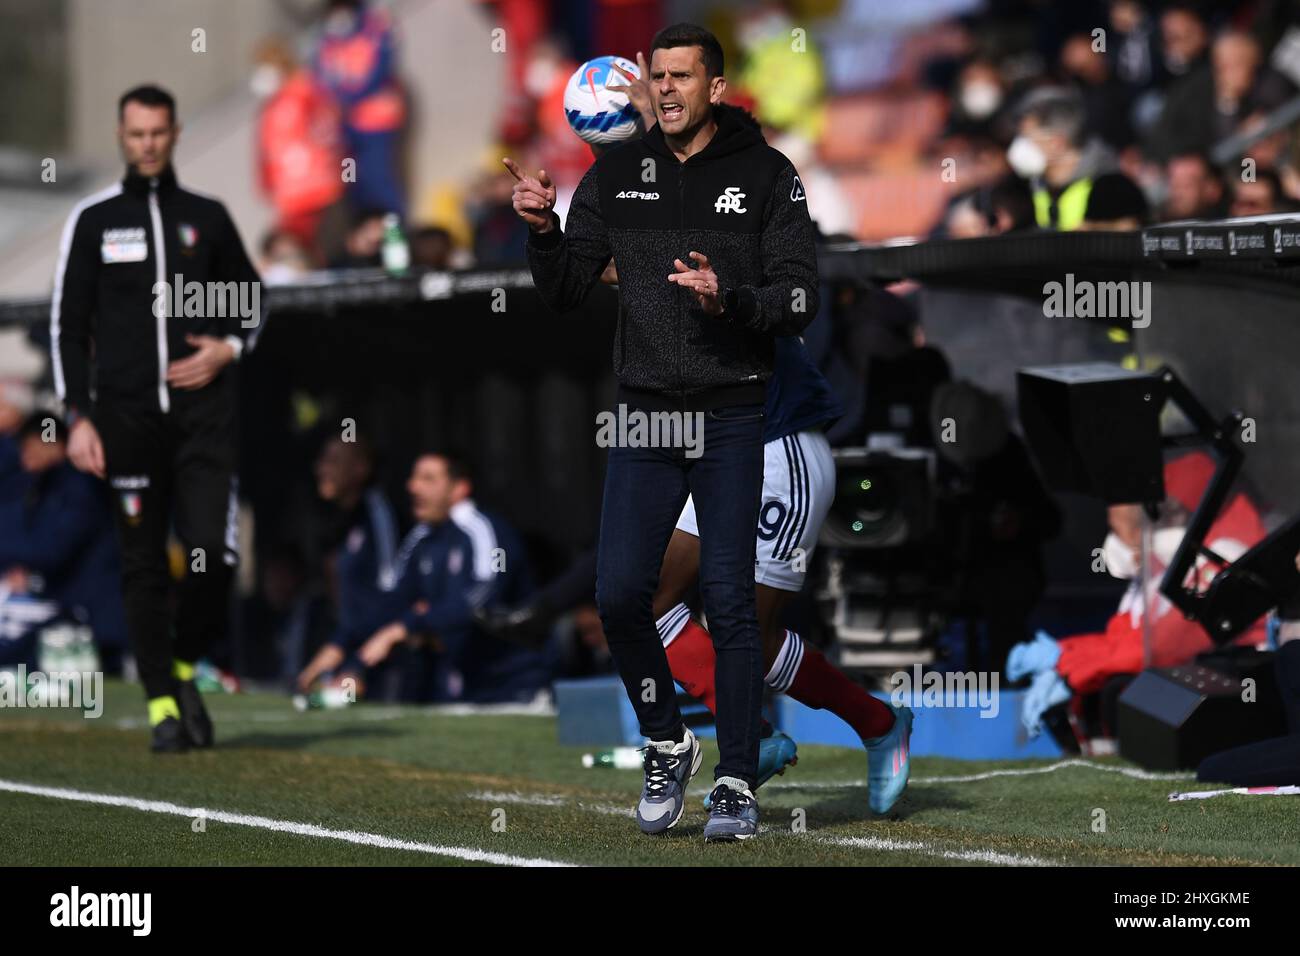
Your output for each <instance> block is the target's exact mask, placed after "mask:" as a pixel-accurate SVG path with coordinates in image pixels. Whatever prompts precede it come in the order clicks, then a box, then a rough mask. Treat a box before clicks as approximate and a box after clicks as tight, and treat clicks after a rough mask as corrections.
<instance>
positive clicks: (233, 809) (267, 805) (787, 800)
mask: <svg viewBox="0 0 1300 956" xmlns="http://www.w3.org/2000/svg"><path fill="white" fill-rule="evenodd" d="M105 698H106V704H105V708H104V713H103V715H102V716H101V717H100V718H98V719H94V720H87V719H84V718H82V717H81V715H80V712H79V711H72V710H35V709H31V710H29V709H4V710H0V865H71V866H84V865H166V866H176V865H194V866H206V865H230V864H240V865H284V864H288V865H372V864H377V865H410V866H445V865H473V864H479V863H488V864H494V863H495V864H523V863H535V862H543V863H569V864H579V865H645V864H654V865H677V866H689V865H697V864H706V865H730V864H735V865H746V866H752V865H778V866H800V865H845V866H899V865H902V866H953V865H956V866H976V865H1014V866H1026V865H1029V866H1034V865H1037V866H1042V865H1106V866H1112V865H1121V866H1161V865H1185V866H1211V865H1220V864H1296V863H1300V845H1298V844H1297V843H1296V841H1295V840H1294V839H1293V836H1294V820H1295V806H1296V804H1295V803H1294V801H1295V799H1296V798H1294V797H1244V796H1224V797H1216V798H1213V799H1211V800H1204V801H1188V802H1181V803H1169V802H1168V801H1167V799H1166V798H1167V796H1168V794H1169V793H1170V792H1171V791H1174V790H1189V789H1198V787H1199V785H1197V784H1196V783H1195V782H1194V781H1193V780H1192V779H1191V778H1190V776H1183V777H1182V778H1179V779H1168V778H1165V777H1159V778H1157V779H1144V778H1142V777H1140V776H1135V775H1131V774H1130V773H1125V772H1121V768H1123V769H1131V768H1130V765H1128V764H1125V763H1124V762H1122V761H1118V760H1098V761H1088V763H1090V764H1093V765H1092V766H1078V765H1067V766H1060V767H1056V769H1049V768H1051V767H1053V766H1054V763H1060V762H1059V761H1058V762H1053V761H1020V762H1013V763H1007V762H1000V763H991V762H970V761H957V760H943V759H937V758H916V759H914V761H913V766H912V779H913V783H912V785H911V787H909V789H908V792H907V793H906V794H905V795H904V797H903V799H902V801H900V803H899V805H898V806H897V807H896V808H895V811H894V812H893V813H891V814H890V815H889V816H888V817H887V818H878V817H873V816H872V815H871V814H870V813H869V812H868V810H867V808H866V789H865V786H864V784H863V781H864V778H865V773H866V757H865V754H864V753H863V752H862V751H860V750H850V749H843V748H837V747H815V746H801V747H800V751H799V764H798V766H796V767H793V768H791V769H790V770H789V771H788V772H787V773H786V774H785V776H783V777H777V778H775V780H774V781H773V782H772V784H769V785H768V786H766V787H764V788H763V789H761V790H760V791H759V792H758V796H759V801H760V805H761V809H762V823H763V832H762V834H761V835H760V837H759V838H758V839H756V840H753V841H750V842H748V843H743V844H725V845H706V844H705V843H704V840H703V837H702V835H701V833H702V828H703V825H704V819H705V816H704V811H703V809H702V807H701V805H700V801H701V799H702V798H703V796H704V794H705V792H706V787H707V781H708V780H709V779H710V778H711V768H712V765H713V764H714V762H715V761H716V758H717V752H716V749H715V748H714V746H713V743H712V741H705V758H704V764H703V766H702V768H701V773H700V776H699V777H697V778H696V782H695V783H693V784H692V786H691V789H690V793H689V803H688V806H687V810H686V813H685V815H684V816H683V817H682V820H681V822H680V823H679V824H678V825H677V827H676V828H675V829H674V830H672V831H670V832H669V834H668V835H667V836H666V837H659V838H650V837H645V836H642V835H641V834H640V833H639V832H638V831H637V829H636V825H635V823H634V821H633V820H632V818H631V815H630V808H631V807H632V805H633V804H634V802H635V799H636V794H637V791H638V789H639V786H640V776H639V774H638V773H637V772H636V771H619V770H605V769H594V770H586V769H583V768H582V766H581V763H580V757H581V754H582V751H583V748H577V747H561V746H559V745H557V744H556V742H555V721H554V719H553V718H552V717H549V716H534V715H502V714H490V715H485V714H474V715H469V716H461V715H456V714H451V713H445V712H437V711H435V710H431V709H429V708H416V707H394V706H385V705H375V704H363V705H360V706H357V707H353V708H351V709H349V710H344V711H331V712H319V711H316V712H309V713H297V712H295V711H294V710H293V709H292V707H291V706H290V703H289V701H288V699H287V698H285V697H283V696H275V695H268V694H259V693H247V694H240V695H233V696H225V695H209V696H208V697H207V702H208V706H209V708H210V710H211V712H212V715H213V718H214V720H215V722H216V726H217V747H216V748H215V749H213V750H210V751H201V752H191V753H189V754H184V755H179V756H167V757H164V756H154V755H152V754H150V753H149V752H148V746H147V744H148V737H147V731H146V730H145V729H144V728H143V726H142V725H143V721H142V717H143V705H142V701H141V700H140V694H139V689H138V688H137V687H133V686H126V685H123V684H120V683H113V682H109V684H108V685H107V687H106V688H105ZM917 719H918V720H924V719H925V714H924V712H921V713H919V714H918V716H917ZM1105 768H1109V769H1105ZM992 770H1013V771H1017V772H1016V773H1012V774H1006V775H995V776H990V777H984V778H982V779H971V778H972V777H976V776H978V775H981V774H987V773H988V772H989V771H992ZM1023 771H1037V772H1032V773H1024V772H1023ZM953 778H956V779H953ZM33 788H34V789H33ZM105 798H107V800H106V801H105ZM130 801H138V802H136V803H131V802H130ZM200 808H201V809H202V810H203V811H205V813H204V814H203V815H202V816H201V817H200V816H199V815H198V810H199V809H200ZM1103 814H1104V831H1102V832H1098V830H1097V829H1096V827H1097V822H1098V821H1101V820H1102V819H1103Z"/></svg>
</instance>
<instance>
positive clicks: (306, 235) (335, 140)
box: [258, 69, 343, 248]
mask: <svg viewBox="0 0 1300 956" xmlns="http://www.w3.org/2000/svg"><path fill="white" fill-rule="evenodd" d="M341 157H342V148H341V145H340V137H339V111H338V107H337V106H336V105H335V104H334V100H333V98H331V97H330V95H329V94H328V93H327V92H326V91H325V90H323V89H322V88H321V87H320V86H319V85H317V83H316V82H315V80H314V79H313V78H312V75H311V73H310V72H309V71H308V70H305V69H299V70H297V71H296V72H294V74H293V75H292V76H290V77H289V78H288V79H287V80H286V81H285V82H284V85H283V86H281V87H280V89H278V90H277V91H276V92H275V93H274V94H273V95H272V96H271V98H270V99H269V100H268V101H267V103H266V105H265V106H264V107H263V108H262V115H261V118H260V120H259V122H258V165H259V167H260V170H259V171H260V174H261V183H262V188H263V190H265V192H266V194H267V195H268V196H269V197H270V199H271V202H272V204H273V205H274V206H275V210H276V213H277V214H278V216H279V223H278V226H279V228H281V229H284V230H286V231H288V232H291V233H293V234H294V235H295V236H296V237H297V238H298V239H299V240H300V241H301V242H302V243H303V244H304V246H305V247H307V248H311V247H312V245H313V244H314V241H315V232H316V226H317V223H318V222H319V218H320V214H321V213H322V211H323V210H325V209H326V208H327V207H328V206H330V205H331V204H332V203H334V202H335V201H337V200H338V198H339V197H340V196H342V195H343V177H342V174H341V167H340V160H341Z"/></svg>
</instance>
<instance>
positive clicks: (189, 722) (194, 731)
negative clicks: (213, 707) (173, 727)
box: [176, 680, 213, 747]
mask: <svg viewBox="0 0 1300 956" xmlns="http://www.w3.org/2000/svg"><path fill="white" fill-rule="evenodd" d="M176 706H178V707H179V708H180V709H181V725H182V726H183V727H184V730H185V737H186V739H187V740H188V741H189V744H190V746H191V747H211V746H212V741H213V732H212V718H211V717H209V716H208V711H207V708H206V707H204V706H203V695H202V694H200V693H199V688H198V686H197V685H195V683H194V681H192V680H182V681H177V682H176Z"/></svg>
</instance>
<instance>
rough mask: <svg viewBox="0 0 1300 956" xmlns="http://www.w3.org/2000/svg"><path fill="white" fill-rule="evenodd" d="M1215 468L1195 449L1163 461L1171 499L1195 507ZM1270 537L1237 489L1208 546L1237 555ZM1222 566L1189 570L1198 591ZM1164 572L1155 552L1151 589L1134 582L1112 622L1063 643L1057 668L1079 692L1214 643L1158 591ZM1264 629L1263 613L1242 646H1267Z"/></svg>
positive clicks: (1231, 556) (1187, 656)
mask: <svg viewBox="0 0 1300 956" xmlns="http://www.w3.org/2000/svg"><path fill="white" fill-rule="evenodd" d="M1213 472H1214V463H1213V461H1211V459H1210V458H1209V456H1208V455H1205V454H1204V453H1202V452H1194V453H1193V454H1190V455H1186V456H1184V457H1182V458H1179V459H1177V460H1176V461H1172V462H1169V463H1168V464H1166V465H1165V489H1166V491H1167V493H1168V495H1169V497H1171V498H1174V499H1175V500H1177V501H1179V502H1180V503H1181V504H1182V505H1183V506H1184V507H1185V508H1187V510H1188V511H1189V512H1191V511H1194V510H1195V507H1196V505H1197V503H1198V502H1199V501H1200V498H1201V495H1202V493H1203V492H1204V490H1205V488H1206V486H1207V485H1208V484H1209V481H1210V477H1211V475H1212V474H1213ZM1264 534H1265V531H1264V525H1263V522H1262V521H1261V520H1260V516H1259V511H1258V510H1257V509H1256V507H1255V505H1254V504H1253V503H1252V502H1251V501H1250V499H1249V498H1247V497H1246V496H1245V495H1244V494H1240V493H1238V494H1236V495H1234V496H1232V497H1231V498H1230V499H1229V501H1228V504H1227V506H1226V507H1225V508H1224V509H1223V510H1222V511H1221V512H1220V513H1219V517H1218V519H1217V520H1216V521H1215V522H1214V523H1213V524H1212V525H1211V526H1210V531H1209V533H1208V534H1207V535H1206V536H1205V543H1206V545H1207V546H1208V547H1209V548H1210V550H1212V551H1214V552H1215V553H1217V554H1220V555H1222V556H1223V557H1225V558H1228V559H1229V560H1232V559H1234V558H1235V557H1236V556H1237V555H1239V554H1241V553H1242V552H1243V551H1245V550H1246V549H1248V548H1250V547H1252V546H1254V545H1255V544H1257V543H1258V542H1259V541H1260V540H1261V539H1263V537H1264ZM1219 570H1220V569H1219V568H1217V567H1215V566H1214V565H1210V564H1198V567H1195V568H1193V570H1192V571H1191V572H1190V575H1191V576H1192V577H1194V579H1195V580H1196V582H1197V589H1198V590H1203V589H1204V588H1205V586H1206V585H1208V584H1209V582H1210V580H1211V579H1213V577H1214V575H1215V574H1216V573H1217V572H1218V571H1219ZM1164 572H1165V567H1164V564H1163V563H1161V562H1160V561H1159V560H1158V559H1157V558H1155V557H1154V556H1153V558H1152V574H1151V579H1150V580H1149V581H1148V582H1147V584H1146V587H1145V590H1144V589H1142V587H1141V585H1140V584H1139V582H1138V581H1136V580H1135V581H1134V582H1133V583H1132V584H1131V585H1130V586H1129V590H1128V591H1127V592H1126V593H1125V595H1124V598H1123V600H1122V601H1121V602H1120V606H1119V611H1118V613H1116V614H1115V615H1114V616H1113V617H1112V618H1111V619H1110V622H1109V623H1108V624H1107V625H1106V630H1105V631H1104V632H1103V633H1101V634H1080V635H1076V636H1074V637H1067V638H1063V639H1062V640H1061V641H1060V645H1061V656H1060V659H1059V660H1057V662H1056V671H1057V673H1058V674H1060V675H1061V676H1062V677H1064V678H1065V681H1066V683H1067V684H1069V685H1070V688H1071V689H1072V690H1073V691H1074V692H1075V693H1079V694H1089V693H1094V692H1096V691H1098V690H1100V689H1101V687H1102V685H1103V684H1104V683H1105V682H1106V680H1107V678H1109V677H1111V676H1112V675H1115V674H1136V673H1139V672H1140V671H1141V670H1142V669H1143V668H1145V667H1148V666H1150V667H1172V666H1174V665H1176V664H1184V663H1186V662H1187V661H1189V660H1191V659H1192V658H1194V657H1195V656H1196V655H1197V654H1200V653H1203V652H1204V651H1207V650H1209V649H1210V648H1211V647H1212V645H1213V642H1212V641H1211V640H1210V638H1209V635H1208V634H1206V632H1205V629H1204V628H1203V627H1201V625H1200V624H1197V623H1196V622H1195V621H1189V620H1188V619H1187V618H1185V617H1184V616H1183V613H1182V611H1180V610H1178V609H1177V608H1176V607H1174V606H1173V605H1172V604H1171V603H1169V600H1168V599H1167V598H1165V597H1164V596H1163V595H1161V594H1160V593H1159V590H1158V589H1159V586H1160V580H1161V578H1162V577H1163V576H1164ZM1144 595H1145V597H1144ZM1146 602H1149V603H1150V606H1151V608H1152V616H1153V617H1152V625H1151V638H1152V647H1151V659H1150V661H1147V660H1146V659H1145V655H1144V653H1143V643H1142V609H1143V606H1144V603H1146ZM1264 629H1265V624H1264V618H1262V617H1261V618H1260V619H1259V620H1258V621H1256V622H1255V623H1254V624H1253V625H1252V626H1251V627H1249V628H1247V629H1246V631H1245V632H1244V633H1242V635H1241V636H1240V637H1239V638H1238V639H1237V641H1236V643H1238V644H1243V645H1255V644H1260V643H1263V641H1264Z"/></svg>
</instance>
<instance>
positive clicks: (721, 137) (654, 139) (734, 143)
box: [645, 103, 766, 164]
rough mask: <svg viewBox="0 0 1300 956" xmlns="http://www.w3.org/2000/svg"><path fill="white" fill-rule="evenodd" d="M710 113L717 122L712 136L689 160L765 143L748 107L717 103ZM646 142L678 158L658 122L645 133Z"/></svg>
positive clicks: (713, 157)
mask: <svg viewBox="0 0 1300 956" xmlns="http://www.w3.org/2000/svg"><path fill="white" fill-rule="evenodd" d="M713 116H714V119H715V120H716V121H717V124H718V130H717V132H716V133H714V134H713V139H711V140H709V142H708V145H706V146H705V147H704V148H703V149H702V150H700V151H699V152H698V153H696V154H695V155H694V156H692V157H690V161H691V162H692V163H697V164H698V163H709V162H713V161H714V160H718V159H723V158H725V157H727V156H732V155H734V154H736V153H739V152H741V151H742V150H745V149H748V148H750V147H751V146H754V145H755V144H757V143H765V142H766V140H765V139H763V130H762V127H761V126H760V125H759V123H758V120H756V119H755V118H754V117H753V116H752V115H751V114H750V113H749V111H748V110H745V109H743V108H741V107H739V106H732V105H731V104H730V103H719V104H718V105H717V106H715V107H713ZM645 143H646V146H647V147H648V148H649V149H650V150H651V151H652V152H655V153H658V154H659V155H661V156H668V157H671V158H672V159H676V158H677V157H676V155H675V154H674V153H673V151H672V150H671V149H670V148H669V146H668V143H667V142H666V141H665V140H664V134H663V130H662V129H661V128H660V126H659V124H658V123H656V124H655V125H654V127H653V128H652V129H651V130H650V131H649V132H647V133H646V134H645Z"/></svg>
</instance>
